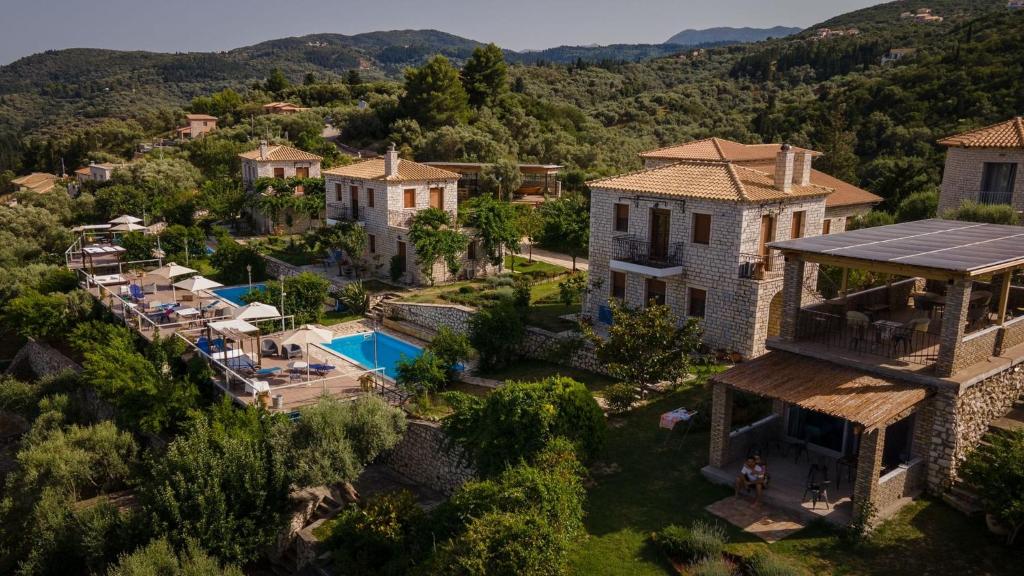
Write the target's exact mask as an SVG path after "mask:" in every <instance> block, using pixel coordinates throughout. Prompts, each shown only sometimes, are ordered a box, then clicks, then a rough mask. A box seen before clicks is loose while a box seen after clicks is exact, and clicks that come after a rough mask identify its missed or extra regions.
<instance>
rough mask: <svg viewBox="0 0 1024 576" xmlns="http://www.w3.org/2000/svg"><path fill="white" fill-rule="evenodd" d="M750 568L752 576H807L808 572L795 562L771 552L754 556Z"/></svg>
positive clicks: (749, 564)
mask: <svg viewBox="0 0 1024 576" xmlns="http://www.w3.org/2000/svg"><path fill="white" fill-rule="evenodd" d="M748 567H749V571H750V574H751V576H805V574H806V572H804V570H803V569H802V568H800V567H799V566H797V565H796V564H794V563H793V562H791V561H789V560H787V559H785V558H782V557H780V556H776V555H775V554H772V553H771V552H765V551H762V552H758V553H757V554H754V555H753V556H752V557H751V558H750V560H749V562H748Z"/></svg>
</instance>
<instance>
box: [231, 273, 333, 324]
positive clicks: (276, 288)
mask: <svg viewBox="0 0 1024 576" xmlns="http://www.w3.org/2000/svg"><path fill="white" fill-rule="evenodd" d="M330 287H331V283H330V281H328V280H327V279H326V278H324V277H323V276H320V275H319V274H314V273H312V272H302V273H300V274H296V275H294V276H288V277H286V278H285V279H284V291H285V297H284V308H283V309H282V310H281V313H282V314H289V315H294V316H295V323H296V324H312V323H315V322H319V321H320V319H321V318H322V317H323V314H324V301H326V300H327V292H328V290H329V289H330ZM242 300H243V301H244V302H247V303H248V302H256V301H260V302H267V303H268V304H275V305H280V302H281V282H268V283H267V284H266V289H265V290H264V291H256V290H253V291H252V292H249V293H247V294H245V295H244V296H242Z"/></svg>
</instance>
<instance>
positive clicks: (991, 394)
mask: <svg viewBox="0 0 1024 576" xmlns="http://www.w3.org/2000/svg"><path fill="white" fill-rule="evenodd" d="M1022 393H1024V364H1018V365H1016V366H1013V367H1012V368H1008V369H1007V370H1005V371H1003V372H1000V373H998V374H996V375H994V376H990V377H988V378H986V379H984V380H981V381H979V382H976V383H974V384H973V385H970V386H964V387H963V388H962V389H961V390H960V391H959V392H957V391H956V390H953V389H942V390H939V391H938V393H937V394H936V395H935V397H934V399H933V400H932V402H933V404H932V407H933V408H934V410H935V418H934V420H933V433H932V442H931V448H930V451H929V455H928V456H929V457H928V488H929V489H930V490H932V491H934V492H941V491H942V490H944V489H945V488H946V487H947V486H948V485H949V484H950V483H951V482H952V481H953V480H955V479H956V478H957V468H958V466H959V465H960V463H961V462H962V461H963V459H964V458H966V457H967V455H968V454H969V453H970V452H971V451H972V450H974V449H975V448H976V447H977V446H978V443H979V442H980V441H981V438H982V436H984V435H985V433H986V432H987V431H988V426H989V424H990V423H991V422H992V421H993V420H995V419H996V418H1000V417H1002V416H1003V415H1005V414H1006V413H1007V412H1009V410H1010V408H1011V407H1012V406H1013V403H1014V402H1016V401H1017V399H1018V398H1020V396H1021V394H1022Z"/></svg>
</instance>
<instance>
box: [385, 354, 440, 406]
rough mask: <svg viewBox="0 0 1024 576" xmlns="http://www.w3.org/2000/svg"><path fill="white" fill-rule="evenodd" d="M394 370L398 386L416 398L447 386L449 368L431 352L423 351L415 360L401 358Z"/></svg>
mask: <svg viewBox="0 0 1024 576" xmlns="http://www.w3.org/2000/svg"><path fill="white" fill-rule="evenodd" d="M395 368H396V370H397V371H398V377H397V378H396V381H397V383H398V386H399V387H400V388H402V389H403V390H406V391H407V392H409V393H411V394H415V395H417V396H424V395H427V394H430V393H432V392H436V391H438V390H441V389H443V388H444V387H445V386H446V385H447V384H448V370H449V367H448V365H446V364H445V362H444V360H442V359H441V358H440V357H439V356H438V355H437V354H435V353H434V352H432V351H431V350H424V351H423V354H421V355H419V356H418V357H416V358H402V359H401V360H399V361H398V364H397V365H396V366H395Z"/></svg>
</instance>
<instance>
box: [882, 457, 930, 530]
mask: <svg viewBox="0 0 1024 576" xmlns="http://www.w3.org/2000/svg"><path fill="white" fill-rule="evenodd" d="M924 477H925V465H924V462H923V461H922V460H921V459H919V458H915V459H913V460H911V461H910V462H908V463H906V464H900V465H899V466H897V467H896V469H895V470H892V471H890V472H889V473H888V474H885V475H884V476H882V477H881V478H879V479H878V487H877V488H876V489H875V492H874V504H875V509H876V510H877V512H878V517H877V518H875V520H876V521H878V520H883V519H885V518H887V517H888V516H891V515H892V514H893V513H894V512H896V510H898V508H899V506H898V505H899V504H900V500H902V499H903V498H914V497H916V496H918V495H919V494H920V493H921V489H922V488H923V486H924Z"/></svg>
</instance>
